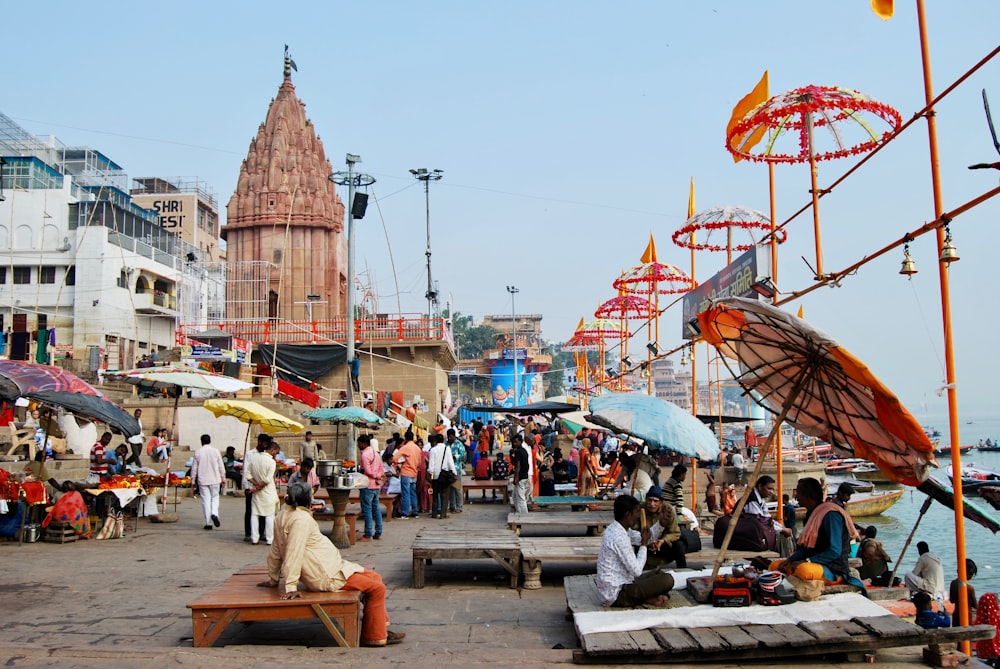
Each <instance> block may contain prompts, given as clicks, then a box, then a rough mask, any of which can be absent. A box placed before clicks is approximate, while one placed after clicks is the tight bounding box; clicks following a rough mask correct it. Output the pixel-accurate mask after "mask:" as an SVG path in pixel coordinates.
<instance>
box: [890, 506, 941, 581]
mask: <svg viewBox="0 0 1000 669" xmlns="http://www.w3.org/2000/svg"><path fill="white" fill-rule="evenodd" d="M929 508H931V497H930V496H928V497H927V499H926V500H924V505H923V506H921V507H920V513H918V514H917V520H916V522H915V523H913V529H912V530H910V535H909V536H908V537H906V542H905V543H904V544H903V550H901V551H899V558H898V559H897V560H896V564H895V565H893V567H892V573H891V574H889V585H890V586H892V583H893V581H894V580H895V578H896V571H898V570H899V565H901V564H902V563H903V556H904V555H906V549H907V548H909V547H910V542H911V541H913V535H914V534H916V533H917V527H919V526H920V521H921V520H923V518H924V514H925V513H927V509H929Z"/></svg>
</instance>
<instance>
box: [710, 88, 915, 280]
mask: <svg viewBox="0 0 1000 669" xmlns="http://www.w3.org/2000/svg"><path fill="white" fill-rule="evenodd" d="M902 123H903V119H902V117H901V116H900V115H899V112H898V111H896V110H895V109H893V108H892V107H890V106H889V105H887V104H883V103H881V102H879V101H878V100H875V99H874V98H871V97H868V96H866V95H864V94H863V93H860V92H858V91H855V90H852V89H850V88H842V87H840V86H812V85H810V86H803V87H802V88H796V89H793V90H791V91H787V92H785V93H782V94H780V95H776V96H774V97H773V98H771V99H769V100H767V101H766V102H764V103H763V104H761V105H758V106H757V107H754V108H753V109H751V110H750V111H749V112H748V113H747V115H746V116H744V117H743V118H742V119H741V120H740V121H739V122H737V123H736V124H735V125H734V126H732V128H730V130H729V131H728V132H727V133H726V148H727V149H728V150H729V152H730V153H733V154H734V155H738V156H741V157H743V158H746V159H747V160H753V161H756V162H767V163H804V162H808V163H809V167H810V170H809V171H810V176H811V179H812V191H811V192H812V199H813V231H814V234H815V239H816V276H817V278H820V277H822V276H823V255H822V245H821V244H820V230H819V195H820V192H819V188H818V186H817V183H816V176H817V169H816V163H817V161H820V160H833V159H834V158H843V157H846V156H856V155H860V154H862V153H866V152H868V151H871V150H872V149H874V148H875V147H876V146H878V145H879V144H881V143H882V142H883V141H885V140H886V139H887V138H888V137H890V136H891V135H892V134H894V133H895V132H896V130H897V129H898V128H899V127H900V125H902ZM876 126H883V127H884V126H888V128H887V129H885V130H878V129H877V128H876ZM815 129H821V130H826V131H827V132H824V133H822V135H821V136H819V137H817V136H816V134H815V133H814V132H813V131H814V130H815ZM764 131H767V133H768V134H767V138H766V140H765V141H762V142H760V143H759V144H754V141H753V140H752V139H751V138H754V139H755V138H756V137H759V136H760V135H761V134H762V133H764ZM789 135H791V136H794V138H795V140H797V141H792V142H788V141H783V140H785V139H786V138H788V136H789ZM788 144H791V146H790V147H788V148H782V146H783V145H785V146H787V145H788ZM755 147H756V148H757V152H754V148H755Z"/></svg>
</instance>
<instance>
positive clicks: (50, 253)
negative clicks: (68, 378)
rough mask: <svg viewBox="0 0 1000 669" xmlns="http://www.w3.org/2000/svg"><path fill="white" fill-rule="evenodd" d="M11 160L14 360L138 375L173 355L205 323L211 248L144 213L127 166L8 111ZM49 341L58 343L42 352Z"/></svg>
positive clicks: (5, 122) (6, 226)
mask: <svg viewBox="0 0 1000 669" xmlns="http://www.w3.org/2000/svg"><path fill="white" fill-rule="evenodd" d="M0 157H2V159H3V162H4V164H3V165H2V171H0V174H2V182H0V183H2V198H3V199H2V201H0V240H7V241H8V245H9V248H8V251H7V253H6V254H5V257H3V258H2V259H0V330H2V332H3V333H4V335H5V341H4V351H3V355H4V356H5V357H11V358H15V359H16V358H25V357H26V358H27V359H31V360H38V361H46V359H47V361H50V362H51V361H53V360H54V359H59V358H65V357H67V356H68V354H71V355H72V358H73V363H72V365H71V367H72V368H73V369H74V371H77V372H96V371H97V370H98V369H122V368H129V367H133V366H134V365H135V363H136V361H137V359H139V358H140V357H141V356H142V355H144V354H151V353H155V352H157V351H161V350H163V349H165V348H170V347H172V346H174V342H175V333H176V330H177V327H178V321H179V318H180V317H181V316H182V314H183V315H184V316H187V317H188V318H190V319H191V320H197V319H198V317H199V316H203V315H204V313H205V309H206V306H207V303H208V300H206V298H205V295H204V287H205V285H206V282H205V281H204V280H203V278H202V276H203V274H204V266H203V264H202V263H200V262H198V261H199V260H201V259H202V256H203V255H204V253H205V251H204V250H203V249H202V250H201V252H200V253H199V249H198V248H197V247H194V246H191V245H190V244H187V243H185V242H183V241H182V240H181V239H179V238H178V236H177V235H175V234H174V233H173V232H171V231H169V230H167V229H165V228H164V227H162V226H161V225H160V221H159V215H158V212H156V211H154V210H152V209H145V208H143V207H140V206H139V205H137V204H136V203H135V202H134V201H133V200H132V197H131V196H130V194H129V193H130V188H129V185H130V184H129V179H128V176H127V175H126V174H125V172H124V170H123V169H122V168H121V167H120V166H118V165H117V164H115V163H114V162H113V161H112V160H110V159H109V158H107V157H106V156H104V155H102V154H101V153H100V152H99V151H96V150H94V149H90V148H86V147H66V146H64V145H62V144H61V143H59V142H58V141H57V140H56V139H55V138H53V137H50V138H47V139H46V140H44V141H43V140H39V139H38V138H36V137H34V136H33V135H31V134H29V133H27V132H26V131H25V130H24V129H22V128H20V127H19V126H17V124H15V123H14V122H13V121H12V120H11V119H9V118H8V117H6V116H4V115H3V114H0ZM213 202H214V199H213ZM52 331H54V334H53V333H52ZM40 335H41V336H40ZM46 335H47V336H48V342H53V341H54V342H55V345H54V346H52V345H45V344H43V343H39V342H40V341H44V339H45V337H46ZM26 339H27V340H28V343H27V344H26V343H25V340H26ZM39 349H41V352H40V351H39Z"/></svg>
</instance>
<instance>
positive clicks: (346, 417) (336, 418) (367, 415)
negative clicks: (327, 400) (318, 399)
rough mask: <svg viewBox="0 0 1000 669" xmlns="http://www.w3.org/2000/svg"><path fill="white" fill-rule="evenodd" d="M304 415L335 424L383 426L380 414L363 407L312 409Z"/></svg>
mask: <svg viewBox="0 0 1000 669" xmlns="http://www.w3.org/2000/svg"><path fill="white" fill-rule="evenodd" d="M302 415H303V416H305V417H306V418H312V419H313V420H329V421H332V422H334V423H350V424H351V425H361V426H363V427H369V426H372V425H381V424H382V419H381V418H380V417H379V415H378V414H376V413H375V412H373V411H369V410H368V409H365V408H363V407H342V408H339V409H331V408H327V407H323V408H320V409H310V410H309V411H305V412H303V413H302Z"/></svg>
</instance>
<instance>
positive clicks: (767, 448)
mask: <svg viewBox="0 0 1000 669" xmlns="http://www.w3.org/2000/svg"><path fill="white" fill-rule="evenodd" d="M812 375H813V369H811V368H810V369H808V370H806V372H805V373H804V374H803V375H802V376H801V378H799V380H798V382H797V383H796V384H795V387H794V388H793V389H792V392H791V394H790V395H789V396H788V399H787V400H786V401H785V406H783V407H782V408H781V414H780V415H779V416H778V419H777V420H776V421H774V427H772V428H771V434H769V435H767V442H765V444H764V449H763V450H762V451H761V452H760V453H759V454H758V456H757V466H756V467H754V470H753V476H752V477H751V481H756V480H757V478H758V477H760V471H761V469H763V468H764V460H766V459H767V456H768V454H769V453H770V452H771V444H772V443H773V442H774V438H775V435H776V434H777V433H779V432H780V431H781V424H782V423H783V422H785V417H786V416H787V415H788V412H789V411H791V409H792V403H793V402H794V401H795V398H797V397H798V395H799V393H800V392H801V391H802V387H803V386H804V385H805V384H806V381H808V380H809V379H810V378H812ZM752 489H753V486H750V485H748V486H747V487H746V488H745V489H744V490H743V496H742V497H740V500H739V501H738V502H737V503H736V508H734V509H733V513H732V516H731V519H730V521H729V527H728V528H727V529H726V536H725V537H724V538H723V539H722V547H721V548H719V555H718V557H716V558H715V566H714V567H712V583H715V577H716V576H718V575H719V568H720V567H722V562H723V561H724V560H725V557H726V550H727V549H728V548H729V542H730V541H731V540H732V538H733V533H734V532H735V531H736V521H737V520H738V519H739V517H740V514H741V513H743V507H744V506H746V504H747V500H748V499H750V491H751V490H752ZM779 500H780V498H779Z"/></svg>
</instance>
